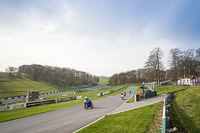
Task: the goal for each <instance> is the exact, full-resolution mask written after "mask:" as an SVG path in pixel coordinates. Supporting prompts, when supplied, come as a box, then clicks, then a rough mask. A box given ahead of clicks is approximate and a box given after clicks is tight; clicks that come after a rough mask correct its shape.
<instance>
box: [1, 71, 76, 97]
mask: <svg viewBox="0 0 200 133" xmlns="http://www.w3.org/2000/svg"><path fill="white" fill-rule="evenodd" d="M77 88H80V87H79V86H74V87H67V86H65V87H60V86H56V85H51V84H47V83H45V82H39V81H33V80H30V79H28V78H25V77H22V78H16V77H15V78H13V79H10V78H9V77H8V74H7V73H2V72H1V73H0V98H6V97H14V96H23V95H26V94H27V91H36V90H37V91H39V92H40V93H47V92H56V91H64V90H70V89H77Z"/></svg>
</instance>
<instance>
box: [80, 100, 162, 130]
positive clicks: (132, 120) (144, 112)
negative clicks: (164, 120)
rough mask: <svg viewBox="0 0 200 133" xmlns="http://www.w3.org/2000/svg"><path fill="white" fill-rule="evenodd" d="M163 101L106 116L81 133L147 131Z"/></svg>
mask: <svg viewBox="0 0 200 133" xmlns="http://www.w3.org/2000/svg"><path fill="white" fill-rule="evenodd" d="M159 106H162V102H159V103H156V104H153V105H149V106H145V107H141V108H137V109H134V110H130V111H126V112H122V113H119V114H113V115H109V116H106V117H105V118H103V119H101V120H99V121H97V122H96V123H94V124H92V125H90V126H89V127H87V128H84V129H83V130H81V131H79V132H80V133H86V132H87V133H93V132H95V133H103V132H110V133H146V132H147V131H148V130H149V125H150V124H151V123H152V121H153V118H154V116H155V114H156V112H157V109H158V108H159Z"/></svg>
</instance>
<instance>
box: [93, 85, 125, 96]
mask: <svg viewBox="0 0 200 133" xmlns="http://www.w3.org/2000/svg"><path fill="white" fill-rule="evenodd" d="M124 87H125V86H121V87H119V88H117V89H114V90H110V91H106V92H103V93H98V94H97V96H99V97H100V96H103V95H107V94H110V93H113V92H115V91H117V90H120V89H122V88H124Z"/></svg>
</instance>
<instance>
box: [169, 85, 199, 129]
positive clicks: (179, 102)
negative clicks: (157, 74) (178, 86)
mask: <svg viewBox="0 0 200 133" xmlns="http://www.w3.org/2000/svg"><path fill="white" fill-rule="evenodd" d="M199 101H200V87H189V88H187V89H186V90H184V91H181V92H177V93H175V94H174V99H173V100H172V102H171V105H170V122H171V125H172V127H177V129H178V132H188V133H199V132H200V111H199V110H200V105H199Z"/></svg>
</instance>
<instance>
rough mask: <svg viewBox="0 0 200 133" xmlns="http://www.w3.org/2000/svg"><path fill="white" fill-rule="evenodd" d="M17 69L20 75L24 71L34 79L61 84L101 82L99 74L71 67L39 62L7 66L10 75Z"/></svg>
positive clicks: (76, 84) (74, 84)
mask: <svg viewBox="0 0 200 133" xmlns="http://www.w3.org/2000/svg"><path fill="white" fill-rule="evenodd" d="M16 70H18V71H17V75H18V77H20V75H21V73H24V74H27V76H28V78H30V79H32V80H34V81H44V82H48V83H52V84H55V85H59V86H78V85H89V84H94V83H96V82H99V77H98V76H93V75H91V74H90V73H87V72H82V71H77V70H75V69H70V68H60V67H52V66H42V65H38V64H32V65H22V66H20V67H19V68H18V69H16V68H13V67H8V68H7V72H9V74H10V75H12V74H13V73H14V72H15V71H16Z"/></svg>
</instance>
